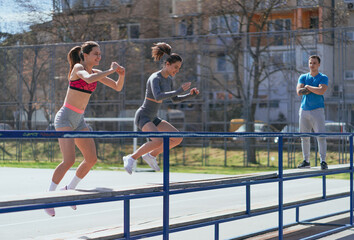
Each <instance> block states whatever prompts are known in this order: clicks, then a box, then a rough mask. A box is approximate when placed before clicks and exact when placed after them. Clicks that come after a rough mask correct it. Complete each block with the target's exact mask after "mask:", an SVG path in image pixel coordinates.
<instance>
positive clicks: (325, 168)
mask: <svg viewBox="0 0 354 240" xmlns="http://www.w3.org/2000/svg"><path fill="white" fill-rule="evenodd" d="M327 169H328V166H327V163H326V162H321V170H327Z"/></svg>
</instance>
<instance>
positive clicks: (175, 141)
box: [171, 138, 183, 145]
mask: <svg viewBox="0 0 354 240" xmlns="http://www.w3.org/2000/svg"><path fill="white" fill-rule="evenodd" d="M171 140H172V141H173V143H174V144H175V145H179V144H181V142H182V141H183V138H171Z"/></svg>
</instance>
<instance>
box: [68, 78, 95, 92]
mask: <svg viewBox="0 0 354 240" xmlns="http://www.w3.org/2000/svg"><path fill="white" fill-rule="evenodd" d="M69 87H70V88H71V89H74V90H77V91H80V92H85V93H89V94H91V93H93V92H94V91H95V89H96V87H97V82H93V83H87V82H85V81H84V80H82V79H81V78H80V79H77V80H72V81H69Z"/></svg>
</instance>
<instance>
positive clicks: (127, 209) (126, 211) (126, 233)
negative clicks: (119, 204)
mask: <svg viewBox="0 0 354 240" xmlns="http://www.w3.org/2000/svg"><path fill="white" fill-rule="evenodd" d="M129 201H130V200H129V199H124V238H125V239H130V202H129Z"/></svg>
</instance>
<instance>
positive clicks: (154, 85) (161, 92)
mask: <svg viewBox="0 0 354 240" xmlns="http://www.w3.org/2000/svg"><path fill="white" fill-rule="evenodd" d="M151 49H152V57H153V58H154V60H155V61H159V60H160V59H161V58H162V57H163V55H164V54H167V55H168V57H167V59H166V61H165V63H164V66H163V68H162V69H161V70H160V71H158V72H155V73H153V74H152V75H151V76H150V77H149V79H148V81H147V84H146V93H145V100H144V103H143V105H142V106H141V107H140V108H139V109H138V110H137V111H136V113H135V124H136V125H137V126H138V127H139V128H140V129H141V130H142V131H144V132H178V130H177V129H176V128H175V127H174V126H172V125H171V124H170V123H169V122H167V121H165V120H162V119H160V118H158V117H157V111H158V110H159V107H160V105H161V103H162V101H163V100H165V99H169V98H170V99H171V100H172V101H173V102H174V103H178V102H181V101H184V100H187V99H190V98H192V97H195V96H196V95H198V94H199V90H198V89H197V88H192V89H190V87H191V83H190V82H187V83H183V84H182V86H181V87H180V88H178V89H177V90H173V88H172V77H174V76H175V75H176V74H177V73H178V72H179V69H180V68H181V66H182V58H181V57H180V56H179V55H178V54H176V53H171V46H170V45H168V44H167V43H163V42H162V43H156V44H154V46H153V47H152V48H151ZM188 89H190V90H189V93H187V94H185V95H180V94H182V93H183V92H184V91H187V90H188ZM182 140H183V139H182V138H170V148H173V147H175V146H177V145H179V144H180V143H181V142H182ZM162 152H163V140H162V138H151V141H149V142H147V143H145V144H144V145H142V146H141V147H140V148H139V149H137V150H136V151H135V152H134V153H133V154H130V155H127V156H125V157H123V162H124V168H125V170H126V171H127V172H128V173H129V174H132V169H133V165H134V162H135V161H136V159H138V158H139V157H142V158H143V160H144V161H145V162H147V163H148V164H149V166H150V167H151V168H152V169H154V170H155V171H160V168H159V166H158V164H157V161H156V156H157V155H159V154H160V153H162Z"/></svg>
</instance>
